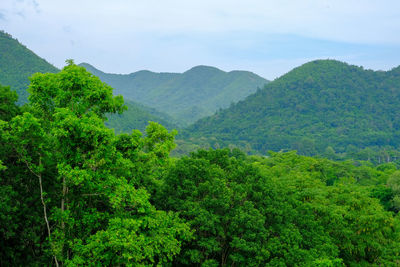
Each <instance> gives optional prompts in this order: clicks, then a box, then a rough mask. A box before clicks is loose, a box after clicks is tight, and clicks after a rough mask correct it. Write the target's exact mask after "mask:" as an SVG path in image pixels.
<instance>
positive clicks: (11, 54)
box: [0, 31, 59, 103]
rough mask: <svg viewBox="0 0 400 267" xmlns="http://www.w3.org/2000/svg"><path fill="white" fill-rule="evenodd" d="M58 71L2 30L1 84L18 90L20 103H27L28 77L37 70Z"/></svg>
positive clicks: (0, 39) (0, 42)
mask: <svg viewBox="0 0 400 267" xmlns="http://www.w3.org/2000/svg"><path fill="white" fill-rule="evenodd" d="M58 71H59V70H58V69H57V68H56V67H54V66H53V65H51V64H50V63H48V62H47V61H46V60H44V59H42V58H40V57H39V56H37V55H36V54H35V53H33V52H32V51H31V50H29V49H28V48H26V47H25V46H24V45H22V44H21V43H20V42H18V40H16V39H13V38H12V36H11V35H10V34H8V33H5V32H3V31H0V84H2V85H9V86H10V87H11V89H13V90H15V91H17V93H18V95H19V103H25V102H26V101H27V99H28V93H27V91H26V88H28V85H29V79H28V77H30V76H31V75H32V74H33V73H36V72H53V73H55V72H58Z"/></svg>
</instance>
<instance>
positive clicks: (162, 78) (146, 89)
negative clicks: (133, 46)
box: [80, 63, 268, 124]
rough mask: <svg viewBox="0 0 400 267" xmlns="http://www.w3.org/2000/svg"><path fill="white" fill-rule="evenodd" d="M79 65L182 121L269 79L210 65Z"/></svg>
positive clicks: (127, 95)
mask: <svg viewBox="0 0 400 267" xmlns="http://www.w3.org/2000/svg"><path fill="white" fill-rule="evenodd" d="M80 65H81V66H83V67H85V68H86V69H87V70H88V71H90V72H91V73H93V74H94V75H96V76H98V77H99V78H100V79H101V80H102V81H103V82H106V83H107V84H109V85H111V86H112V87H114V88H115V92H116V93H117V94H121V95H123V96H124V97H125V98H126V99H130V100H133V101H135V102H139V103H142V104H144V105H147V106H150V107H153V108H155V109H157V110H159V111H161V112H164V113H167V114H169V115H170V116H172V117H173V118H175V119H176V120H177V121H180V122H181V123H183V124H190V123H193V122H195V121H196V120H198V119H199V118H202V117H205V116H208V115H212V114H213V113H214V112H215V111H217V110H218V109H220V108H225V107H228V106H229V105H230V104H231V103H234V102H237V101H239V100H241V99H244V98H245V97H246V96H248V95H250V94H252V93H254V92H255V91H256V90H257V87H262V86H263V85H264V84H266V83H267V82H268V81H267V80H265V79H264V78H262V77H260V76H258V75H256V74H254V73H251V72H247V71H231V72H224V71H222V70H219V69H217V68H214V67H208V66H197V67H194V68H192V69H190V70H188V71H186V72H184V73H155V72H151V71H138V72H135V73H131V74H126V75H123V74H110V73H104V72H102V71H100V70H98V69H96V68H94V67H93V66H91V65H89V64H87V63H82V64H80Z"/></svg>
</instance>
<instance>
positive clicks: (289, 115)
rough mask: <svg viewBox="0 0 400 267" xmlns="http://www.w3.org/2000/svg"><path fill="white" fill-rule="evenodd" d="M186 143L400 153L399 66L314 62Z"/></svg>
mask: <svg viewBox="0 0 400 267" xmlns="http://www.w3.org/2000/svg"><path fill="white" fill-rule="evenodd" d="M182 137H184V138H185V139H186V140H190V139H191V140H192V142H193V141H194V142H200V143H204V142H208V143H209V144H211V145H212V146H216V147H218V146H228V145H230V144H231V145H232V144H233V145H236V146H239V147H241V148H243V149H245V150H247V151H253V152H254V151H256V152H261V153H265V152H266V151H267V150H275V151H277V150H281V149H296V150H298V151H299V152H300V153H302V154H309V155H310V154H311V155H312V154H320V153H322V152H323V151H324V150H325V149H327V148H328V147H329V146H331V147H333V148H334V149H335V150H336V151H337V152H342V151H346V150H351V149H352V148H354V147H356V148H365V147H372V146H374V147H384V146H391V147H395V148H399V147H400V67H397V68H395V69H392V70H391V71H387V72H383V71H372V70H364V69H363V68H362V67H357V66H352V65H348V64H346V63H342V62H339V61H334V60H317V61H312V62H309V63H307V64H304V65H302V66H300V67H298V68H295V69H294V70H292V71H290V72H289V73H287V74H286V75H284V76H282V77H280V78H278V79H276V80H274V81H273V82H270V83H269V84H267V85H266V86H265V87H264V88H263V89H262V90H259V91H257V92H256V93H255V94H253V95H250V96H249V97H247V98H246V99H245V100H243V101H240V102H238V103H237V104H234V105H232V106H231V107H230V108H228V109H225V110H220V111H219V112H217V113H216V114H215V115H213V116H210V117H207V118H204V119H201V120H199V121H198V122H196V123H195V124H194V125H192V126H190V127H189V128H188V129H187V132H186V133H185V134H183V135H181V138H182ZM196 140H197V141H196ZM330 149H331V148H330Z"/></svg>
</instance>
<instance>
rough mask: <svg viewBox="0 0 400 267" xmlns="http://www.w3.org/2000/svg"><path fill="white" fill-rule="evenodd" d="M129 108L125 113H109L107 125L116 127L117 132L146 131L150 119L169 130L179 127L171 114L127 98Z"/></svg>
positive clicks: (126, 102) (126, 103)
mask: <svg viewBox="0 0 400 267" xmlns="http://www.w3.org/2000/svg"><path fill="white" fill-rule="evenodd" d="M125 105H126V108H127V110H126V111H124V113H123V114H109V115H108V116H107V117H108V120H107V121H106V126H107V127H109V128H113V129H115V131H116V133H130V132H131V131H132V130H134V129H138V130H140V131H142V132H143V131H145V129H146V127H147V125H148V124H149V122H150V121H153V122H157V123H160V124H162V125H163V126H164V127H165V128H167V129H168V130H172V129H176V128H178V126H177V124H178V122H176V123H174V119H173V118H171V117H170V116H168V115H166V114H164V113H161V112H158V111H157V110H155V109H153V108H149V107H146V106H143V105H141V104H138V103H135V102H133V101H129V100H126V101H125Z"/></svg>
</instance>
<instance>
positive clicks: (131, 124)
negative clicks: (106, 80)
mask: <svg viewBox="0 0 400 267" xmlns="http://www.w3.org/2000/svg"><path fill="white" fill-rule="evenodd" d="M0 52H1V54H0V84H1V85H8V86H10V87H11V89H12V90H15V91H17V93H18V96H19V104H22V103H25V102H27V101H28V92H27V91H26V89H27V88H28V86H29V79H28V77H30V76H31V75H32V74H33V73H36V72H41V73H45V72H52V73H55V72H58V71H59V70H58V69H57V68H56V67H54V66H53V65H51V64H50V63H48V62H47V61H46V60H44V59H42V58H40V57H39V56H37V55H36V54H35V53H33V52H32V51H31V50H29V49H28V48H26V47H25V46H24V45H23V44H21V43H19V42H18V41H17V40H16V39H13V38H12V36H11V35H10V34H8V33H5V32H3V31H0ZM125 103H126V105H127V106H128V110H126V111H125V112H124V114H122V115H110V116H109V120H108V121H107V122H106V125H107V126H109V127H111V128H115V130H116V132H117V133H120V132H131V131H132V129H139V130H141V131H144V129H145V128H146V126H147V124H148V122H149V121H155V122H158V123H161V124H162V125H164V126H165V127H166V128H168V129H173V128H176V127H177V126H176V124H175V123H174V120H173V119H172V118H171V117H169V116H168V115H166V114H163V113H161V112H158V111H156V110H155V109H152V108H149V107H146V106H144V105H141V104H137V103H135V102H133V101H129V100H125Z"/></svg>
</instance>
